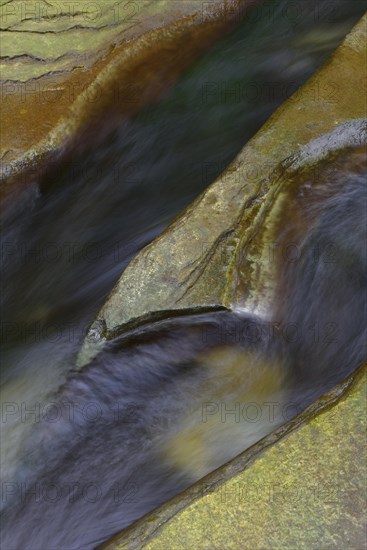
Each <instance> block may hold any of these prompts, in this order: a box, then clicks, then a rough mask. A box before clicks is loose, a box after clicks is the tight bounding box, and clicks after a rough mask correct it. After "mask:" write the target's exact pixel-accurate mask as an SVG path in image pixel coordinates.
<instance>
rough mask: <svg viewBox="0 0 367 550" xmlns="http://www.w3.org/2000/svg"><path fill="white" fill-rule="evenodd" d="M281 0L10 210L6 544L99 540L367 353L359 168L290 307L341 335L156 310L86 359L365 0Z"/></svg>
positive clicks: (308, 246) (5, 303)
mask: <svg viewBox="0 0 367 550" xmlns="http://www.w3.org/2000/svg"><path fill="white" fill-rule="evenodd" d="M274 4H275V3H274V2H271V3H268V4H265V5H264V9H263V11H261V12H259V11H257V12H254V14H253V16H252V18H250V19H249V20H248V21H244V22H243V23H242V24H241V25H240V26H239V28H238V29H237V30H236V31H235V32H233V33H232V34H231V36H229V37H227V38H226V39H225V40H223V41H221V42H220V43H219V44H218V45H217V46H216V47H215V48H213V50H212V51H210V52H209V53H208V54H207V55H206V56H205V57H204V58H202V59H201V60H200V61H199V62H197V63H196V64H195V65H194V66H193V67H192V68H191V69H190V70H189V71H188V72H187V73H186V74H185V75H184V76H183V78H182V79H181V80H180V81H179V82H178V83H177V85H176V86H175V88H174V89H173V90H172V91H171V92H170V93H169V94H168V95H167V97H165V98H164V99H162V101H161V102H160V103H159V104H158V105H156V106H154V107H150V108H149V109H147V110H146V111H145V112H143V113H141V114H140V115H139V116H138V117H136V118H134V120H129V121H126V120H125V121H116V124H115V125H114V126H111V132H110V135H109V136H108V138H106V139H105V140H104V141H103V143H101V144H100V145H99V147H98V149H93V150H90V151H88V150H86V151H84V152H83V153H78V152H77V151H76V153H75V156H73V157H72V158H69V159H68V160H67V162H65V164H64V166H62V167H61V168H59V169H58V170H57V171H55V172H54V173H51V174H49V175H48V178H49V181H41V182H34V184H33V185H31V186H30V188H29V191H28V192H27V196H25V197H24V202H21V201H20V202H18V203H17V205H16V206H15V207H14V208H13V210H12V211H11V212H8V215H7V217H6V219H4V221H3V231H2V295H1V300H2V311H3V324H2V337H3V352H2V364H1V385H2V400H3V409H2V432H3V444H2V449H1V453H2V454H1V467H2V501H1V505H2V509H3V518H2V528H3V529H2V532H3V534H2V536H3V540H2V548H4V550H10V549H19V548H27V549H28V548H29V549H31V548H34V549H37V550H38V549H40V548H42V549H44V550H51V549H56V548H57V549H66V548H67V549H71V548H75V549H76V548H93V547H94V546H96V545H97V544H98V543H101V542H102V541H103V540H105V539H106V538H107V537H108V536H110V535H111V534H113V533H114V532H116V531H117V530H119V529H121V528H123V527H124V526H127V525H129V524H130V523H131V522H132V521H133V520H134V519H136V518H138V517H140V516H142V515H143V514H144V513H146V512H147V511H149V510H150V509H152V508H154V507H155V506H157V505H158V504H159V503H161V502H163V501H164V500H166V499H167V498H169V497H171V496H173V495H174V494H176V493H177V492H178V491H180V490H182V489H183V488H185V487H186V486H187V485H189V484H190V483H192V482H194V481H195V480H196V479H198V478H200V477H201V476H202V475H204V474H205V473H207V472H209V471H211V470H212V469H214V468H215V467H217V466H219V465H220V464H222V463H223V462H225V461H226V460H228V459H230V458H231V457H233V456H235V455H236V454H238V453H239V452H240V451H241V450H243V449H245V448H246V447H248V446H249V445H251V444H252V443H253V442H255V441H256V440H258V439H259V438H261V437H262V436H263V435H265V434H266V433H268V432H269V431H271V430H272V429H274V428H275V427H276V426H277V425H279V424H280V423H282V422H284V421H285V420H287V419H288V418H289V417H290V416H292V415H293V414H295V413H296V412H297V411H298V410H300V409H301V408H302V407H304V406H306V405H307V404H308V403H309V402H310V401H311V400H312V399H314V398H315V397H317V395H320V393H322V392H323V391H325V389H327V388H328V387H330V386H331V385H332V384H334V383H336V382H337V381H338V380H340V379H341V378H342V377H343V376H345V374H346V373H347V372H350V371H351V370H353V369H354V368H356V366H358V364H359V363H360V361H361V360H362V359H363V358H364V356H365V349H364V347H363V346H364V344H365V341H366V334H365V332H364V329H365V326H366V323H365V321H366V273H367V260H366V248H365V241H366V239H365V237H366V235H365V229H364V225H363V220H364V219H366V177H365V174H360V173H358V174H357V173H356V174H352V173H351V174H350V175H349V176H348V177H345V178H344V184H343V186H342V192H341V193H340V194H338V198H328V199H327V200H326V201H324V202H323V206H322V208H321V210H320V211H319V212H318V213H317V216H316V217H315V220H316V221H315V223H314V225H313V226H312V227H310V233H309V235H308V236H307V237H306V238H305V241H304V243H302V255H301V262H299V264H298V267H297V268H296V269H295V271H294V273H293V274H292V280H291V283H290V286H289V288H288V290H287V300H286V307H285V309H286V312H287V313H286V314H285V320H291V321H292V322H295V323H297V324H299V325H302V326H305V325H307V326H315V325H316V324H317V323H319V324H320V323H321V325H322V326H325V325H327V323H330V322H331V323H333V322H335V318H337V319H338V331H339V332H338V337H337V338H336V339H335V338H331V341H325V339H316V340H315V338H314V335H313V336H312V337H311V336H310V334H311V333H308V334H307V336H305V337H303V338H302V339H300V340H298V341H297V342H290V343H289V342H288V341H286V340H285V339H284V338H282V337H280V336H279V335H275V336H274V334H273V333H272V335H271V336H269V332H268V327H265V326H263V324H262V323H261V321H260V320H258V319H252V320H249V319H242V318H240V317H237V316H234V315H233V314H229V313H224V312H221V313H217V314H213V315H211V316H197V317H195V318H187V319H182V320H181V321H175V322H173V321H172V322H169V321H168V322H167V323H166V324H164V323H163V324H159V325H157V326H155V327H147V328H146V329H145V330H144V331H142V332H139V333H136V334H131V335H129V336H128V337H125V338H123V339H121V340H120V341H119V342H116V343H114V344H113V345H111V349H110V350H108V352H106V353H105V354H104V355H103V356H101V357H99V358H97V359H96V360H95V362H94V363H93V364H92V365H91V366H90V367H88V368H87V369H86V370H85V371H84V372H83V374H73V373H72V369H73V366H74V361H75V355H76V353H77V351H78V349H79V346H80V342H81V340H82V338H83V336H84V333H85V330H86V328H87V326H88V325H89V323H90V322H91V321H92V320H93V316H94V315H95V313H96V312H97V311H98V308H99V307H100V305H101V304H102V303H103V301H104V299H105V298H106V296H107V295H108V293H109V292H110V290H111V288H112V287H113V285H114V283H115V281H116V280H117V278H118V277H119V275H120V274H121V271H122V270H123V269H124V267H125V266H126V264H127V262H128V261H129V259H130V258H131V257H132V256H133V255H134V254H135V253H136V252H137V251H138V250H139V249H140V248H141V247H142V246H144V245H145V244H147V243H148V242H150V241H151V240H152V239H153V238H154V237H155V236H156V235H157V234H159V233H160V232H161V231H162V229H163V228H164V227H165V226H166V225H167V223H168V222H169V221H170V220H171V219H172V218H173V217H174V216H175V215H177V213H178V212H179V211H180V210H181V209H182V208H183V207H184V206H186V205H187V204H188V203H189V202H190V201H191V200H192V199H193V198H194V197H195V196H196V195H197V194H198V193H199V192H200V191H201V190H203V189H204V188H205V187H206V186H207V185H209V184H210V183H211V182H212V181H213V180H214V179H215V177H216V176H217V175H218V174H219V173H220V172H221V171H222V170H223V168H224V167H225V166H226V165H227V164H228V162H229V161H230V160H232V159H233V158H234V157H235V155H236V154H237V153H238V151H239V150H240V149H241V148H242V147H243V145H244V144H245V143H246V141H247V140H248V139H249V138H250V137H251V136H252V135H253V134H254V133H255V132H256V131H257V129H259V128H260V127H261V125H262V124H263V123H264V122H265V120H266V119H267V118H268V117H269V115H270V114H271V113H272V112H273V111H274V110H275V108H276V107H277V106H278V105H280V104H281V103H282V102H283V101H284V100H285V99H286V97H287V95H289V94H290V93H291V92H292V91H294V90H295V89H296V88H297V87H298V86H299V85H301V84H302V83H303V82H304V81H305V80H306V79H307V78H308V77H309V76H310V75H311V74H312V73H313V72H314V71H315V69H316V68H317V67H319V66H320V65H321V64H322V63H323V61H324V60H325V59H326V58H327V57H328V56H329V55H330V53H331V52H332V51H333V50H334V49H335V47H336V46H337V45H338V43H339V42H340V41H341V40H342V39H343V37H344V35H345V34H346V32H347V31H348V30H349V29H350V28H351V27H352V26H353V24H354V23H355V22H356V20H357V19H358V18H359V17H360V16H361V14H362V13H363V8H364V3H363V2H353V3H350V2H347V1H334V2H327V1H320V2H300V3H299V4H298V6H299V7H300V11H296V12H295V11H293V8H294V6H295V5H296V3H295V2H279V3H277V7H274ZM292 6H293V8H292ZM270 8H271V10H270ZM269 10H270V11H269ZM297 14H298V15H297ZM36 183H40V188H38V187H37V185H35V184H36ZM325 241H331V242H337V243H338V248H337V250H338V255H337V256H336V263H335V262H334V263H333V264H332V265H331V264H329V263H328V262H325V261H323V257H322V255H321V256H320V257H318V259H317V261H316V260H315V258H314V257H312V258H311V257H310V256H309V255H310V254H311V252H310V251H311V250H314V249H315V242H316V243H323V242H325ZM305 304H307V305H305ZM238 335H241V336H240V337H238ZM329 340H330V339H329ZM218 364H219V365H221V366H220V368H219V367H218ZM208 365H209V367H210V368H208ZM243 372H246V376H242V373H243ZM249 372H250V373H251V375H249V374H248V373H249ZM295 387H297V391H296V392H295V390H294V388H295ZM269 401H270V402H272V403H274V407H275V408H274V411H275V412H274V414H272V415H271V414H270V412H269V414H265V412H264V403H265V402H269ZM238 402H241V403H243V402H255V403H257V404H258V405H259V404H260V405H259V406H260V409H261V413H262V414H261V416H260V417H259V418H258V419H257V418H256V410H255V411H254V410H253V409H252V410H251V411H250V410H248V411H246V412H247V413H248V417H246V418H245V419H244V418H243V408H241V417H240V420H241V421H238V422H237V420H238V419H237V418H236V416H235V415H234V417H233V416H232V417H230V416H229V417H228V420H227V416H226V410H230V409H231V407H232V408H233V407H234V408H236V406H237V403H238ZM223 403H224V404H225V406H227V409H226V410H225V411H224V421H223V417H222V415H223V410H222V404H223ZM288 405H291V406H288ZM31 411H33V412H31ZM236 414H237V413H236ZM254 414H255V417H254V416H253V415H254ZM203 415H204V416H203ZM230 418H232V420H233V418H234V421H233V422H231V421H230V420H229V419H230ZM254 418H255V420H256V421H253V420H254ZM251 419H252V420H251ZM243 420H244V421H243Z"/></svg>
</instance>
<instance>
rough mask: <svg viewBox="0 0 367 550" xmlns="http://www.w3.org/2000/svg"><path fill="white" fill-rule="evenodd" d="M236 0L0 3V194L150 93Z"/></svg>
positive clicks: (170, 78)
mask: <svg viewBox="0 0 367 550" xmlns="http://www.w3.org/2000/svg"><path fill="white" fill-rule="evenodd" d="M241 3H242V0H231V2H230V3H227V2H225V3H224V4H223V2H222V0H213V1H211V2H209V3H204V4H202V3H201V2H197V0H183V1H182V0H135V1H134V2H126V1H125V0H124V1H121V0H120V1H115V0H103V2H89V0H80V1H79V2H56V1H53V0H48V1H45V0H39V1H37V2H33V1H32V2H31V1H23V0H8V1H4V2H2V3H1V4H0V20H1V29H0V33H1V40H0V50H1V56H2V60H1V62H0V71H1V98H2V119H1V129H2V132H1V140H0V157H1V161H2V164H1V172H0V181H1V185H0V195H5V194H8V192H9V191H10V192H11V191H12V190H13V188H14V187H15V186H16V184H18V186H19V184H23V183H24V184H26V183H28V182H29V181H31V180H32V178H31V177H29V174H28V173H26V171H27V170H29V169H30V168H32V169H36V170H39V171H41V170H42V169H43V168H44V166H45V164H46V162H48V161H50V160H51V159H53V158H54V157H55V156H56V155H57V156H59V155H60V152H61V151H62V150H63V149H64V147H65V146H66V145H67V144H68V143H70V140H71V139H76V134H77V132H78V131H81V130H82V129H83V128H84V127H85V125H86V124H90V123H94V124H96V125H97V126H98V125H99V122H100V119H101V118H103V115H104V116H106V113H107V112H108V109H109V108H113V109H114V110H115V112H117V113H118V114H122V115H131V114H133V113H134V112H136V111H138V110H139V109H140V108H141V107H142V106H144V105H146V104H147V103H148V102H149V101H151V100H152V99H153V98H155V97H157V96H159V93H160V92H161V90H162V89H163V88H164V86H169V85H170V83H172V82H174V80H175V78H176V77H177V75H178V74H179V73H180V72H181V71H182V70H183V69H184V68H185V67H187V66H188V65H189V64H190V63H191V62H192V61H193V60H194V59H195V58H196V57H198V56H199V55H200V54H201V53H202V52H203V51H205V49H206V48H207V47H208V46H209V45H210V44H211V43H212V42H213V40H215V39H216V38H217V37H219V36H220V35H221V34H223V32H224V31H225V30H227V29H230V28H231V27H232V25H233V23H234V22H237V21H238V20H239V18H238V8H239V6H240V5H241ZM224 8H225V9H224ZM236 9H237V11H236ZM231 14H232V15H231ZM132 85H134V92H133V93H134V101H133V102H132V101H128V100H127V99H126V98H128V97H129V90H130V96H131V88H132ZM136 90H138V92H137V91H136ZM19 128H21V129H22V130H21V131H19Z"/></svg>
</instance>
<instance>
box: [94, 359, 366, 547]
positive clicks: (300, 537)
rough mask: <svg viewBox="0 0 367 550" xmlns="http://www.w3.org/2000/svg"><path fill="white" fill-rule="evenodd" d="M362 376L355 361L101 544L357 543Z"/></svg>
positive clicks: (360, 529) (360, 536)
mask: <svg viewBox="0 0 367 550" xmlns="http://www.w3.org/2000/svg"><path fill="white" fill-rule="evenodd" d="M366 382H367V372H366V366H364V367H362V368H361V369H360V371H359V372H357V373H355V374H354V375H353V376H352V377H351V378H350V379H349V380H347V381H346V382H344V383H343V384H341V385H340V386H338V387H336V388H334V389H333V390H332V391H331V392H329V393H328V394H327V395H325V396H324V397H323V398H322V399H321V400H320V401H319V402H317V403H315V404H314V405H312V406H311V407H310V408H309V409H308V410H306V411H305V412H304V413H303V414H302V415H301V416H300V417H298V418H297V419H296V420H295V421H293V422H291V423H290V424H288V425H287V424H286V425H285V426H283V427H282V428H280V429H279V430H278V431H277V432H276V433H273V434H271V435H269V436H267V437H266V438H264V439H263V440H262V441H260V442H259V443H257V444H256V445H254V446H253V447H252V448H250V449H248V450H247V451H245V452H244V453H243V454H242V455H240V456H238V457H237V458H236V459H234V460H233V461H231V462H230V463H228V464H226V465H225V466H223V467H222V468H220V469H218V470H217V471H215V472H213V473H212V474H210V475H208V476H206V477H205V478H204V479H202V480H201V481H199V482H198V483H196V484H195V485H194V486H192V487H191V488H189V489H188V490H186V491H185V492H184V493H182V494H180V495H178V496H177V497H175V498H174V499H172V500H171V501H170V502H167V503H165V504H163V505H162V506H161V507H160V508H158V509H157V510H154V511H153V512H152V513H150V514H148V515H147V516H145V517H144V518H142V519H141V520H139V521H138V522H136V523H135V524H134V525H132V526H131V527H130V528H128V529H126V530H125V531H123V532H122V533H121V534H120V535H116V536H115V537H114V538H113V539H112V540H111V541H109V542H107V543H106V544H104V545H103V546H102V547H100V548H101V549H102V548H103V550H112V549H115V550H122V549H123V548H124V549H125V548H126V549H129V550H133V549H135V548H144V549H147V550H148V549H149V550H158V549H162V548H171V547H172V546H174V548H177V549H178V550H180V549H182V550H184V549H186V548H200V549H203V548H231V549H242V548H313V549H317V548H345V547H348V548H363V547H364V545H365V518H364V509H365V480H366V468H365V464H366V459H367V454H366V446H365V435H364V434H365V403H366ZM335 402H336V404H335ZM356 458H357V459H356Z"/></svg>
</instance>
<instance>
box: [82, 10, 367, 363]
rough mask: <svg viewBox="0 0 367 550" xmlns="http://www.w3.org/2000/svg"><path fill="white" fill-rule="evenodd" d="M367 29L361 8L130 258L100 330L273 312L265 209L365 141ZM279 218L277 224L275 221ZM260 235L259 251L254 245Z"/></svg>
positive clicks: (274, 211)
mask: <svg viewBox="0 0 367 550" xmlns="http://www.w3.org/2000/svg"><path fill="white" fill-rule="evenodd" d="M364 33H365V17H364V18H363V19H362V20H361V21H360V22H359V23H358V24H357V25H356V27H355V28H354V29H353V31H352V32H351V33H350V34H349V35H348V36H347V38H346V39H345V41H344V43H343V44H342V45H341V46H340V47H339V48H338V50H337V51H336V52H335V54H334V55H333V56H332V58H331V59H330V61H329V62H327V63H326V64H325V66H324V67H322V69H321V70H320V71H318V72H317V73H316V74H315V75H314V76H313V77H312V78H311V79H310V80H309V81H308V82H307V83H306V84H305V86H303V87H302V88H300V90H298V92H296V94H295V95H294V96H292V97H291V98H290V99H289V100H288V101H287V102H286V103H285V104H284V105H283V106H282V107H281V108H280V109H278V111H276V113H275V114H274V115H273V116H272V117H271V118H270V119H269V121H268V122H267V123H266V124H265V125H264V127H263V128H262V129H261V130H260V132H258V134H257V135H256V136H255V137H254V138H253V139H252V140H250V142H249V143H248V144H247V145H246V146H245V147H244V149H243V150H242V151H241V153H240V154H239V156H238V157H237V158H236V159H235V161H234V162H233V163H232V164H231V165H230V166H229V168H228V169H227V170H226V171H225V172H224V173H223V174H222V176H221V177H220V178H219V180H217V181H216V182H215V183H214V184H213V185H211V186H210V187H209V188H208V189H207V191H205V192H204V193H203V194H202V195H201V196H200V197H199V198H198V199H196V201H195V202H194V203H193V204H192V205H190V206H189V207H188V208H187V209H186V210H185V211H184V212H183V213H182V214H181V216H179V217H178V219H177V220H176V221H175V222H173V224H172V225H171V226H169V227H168V229H167V230H166V231H165V232H164V233H163V234H162V235H161V236H160V237H158V238H157V239H156V240H155V241H154V242H153V243H152V244H151V245H149V246H147V247H146V248H145V249H143V250H142V251H141V252H140V253H139V254H138V255H137V256H136V257H135V258H134V259H133V261H132V262H131V263H130V264H129V266H128V267H127V269H126V270H125V271H124V273H123V274H122V276H121V278H120V280H119V281H118V283H117V285H116V286H115V288H114V289H113V291H112V293H111V295H110V297H109V299H108V300H107V302H106V303H105V304H104V306H103V308H102V309H101V311H100V313H99V314H98V316H97V319H98V320H100V321H102V322H103V326H104V327H105V330H104V333H103V337H106V338H107V339H110V338H113V337H115V336H116V335H118V334H119V333H121V332H123V331H124V329H125V328H128V327H130V326H134V325H139V324H141V323H144V322H148V321H154V320H155V319H159V318H164V317H165V316H168V315H177V314H180V313H183V314H184V313H185V312H189V313H195V312H200V311H208V310H212V309H214V310H215V309H220V308H223V307H228V308H234V309H236V308H239V309H241V311H244V312H247V313H249V314H260V315H262V316H265V317H269V318H270V317H271V315H272V314H273V313H274V308H275V294H274V293H275V291H276V289H277V282H276V279H279V278H280V275H279V270H278V271H277V273H276V275H274V273H271V270H274V265H277V264H276V253H277V252H274V255H273V256H274V258H272V261H271V262H270V263H271V266H270V265H269V262H268V265H267V264H266V262H264V261H263V260H262V256H264V257H265V254H264V251H265V250H267V247H268V244H269V242H270V243H275V242H277V241H278V239H279V230H278V232H276V231H275V230H274V227H272V224H270V227H271V230H270V231H271V233H270V234H269V230H267V231H265V229H262V224H263V221H264V219H265V217H267V219H269V220H271V218H273V219H274V220H275V219H276V217H277V216H278V215H279V212H278V211H279V208H280V206H282V208H283V212H286V211H287V208H288V204H289V201H290V200H292V194H293V193H294V189H295V188H296V189H301V187H302V185H301V184H302V183H304V179H303V180H302V178H304V177H305V176H304V174H303V173H306V174H307V171H308V173H310V172H312V170H313V171H314V174H317V175H316V177H315V176H314V177H313V178H312V177H311V179H310V181H309V183H308V184H309V185H310V186H311V187H312V185H314V186H317V185H319V179H320V178H319V177H318V174H319V173H320V171H322V169H323V168H322V162H323V161H324V160H325V159H327V158H329V161H330V159H331V157H332V156H333V155H335V154H336V152H338V151H343V150H349V149H350V148H357V149H358V147H359V148H360V147H362V148H363V146H364V145H365V144H366V141H367V126H366V119H365V118H364V117H365V115H366V108H365V98H364V94H362V93H360V90H361V87H362V86H363V84H362V78H363V75H365V71H366V53H365V49H364V47H363V46H362V40H361V36H363V35H364ZM351 82H354V85H351ZM315 90H324V93H326V94H330V93H332V94H333V98H332V99H330V100H329V101H328V100H327V98H326V97H325V95H324V93H322V94H321V95H318V96H317V97H315ZM302 174H303V175H302ZM277 201H278V204H277ZM292 208H293V206H291V207H290V209H291V210H292ZM283 216H284V214H283ZM297 219H298V218H297V217H296V216H295V222H294V223H297ZM271 221H272V220H271ZM273 225H275V227H276V228H279V223H278V225H276V224H275V223H274V224H273ZM264 227H265V225H264ZM266 227H267V226H266ZM255 237H256V239H257V241H256V239H255ZM254 240H255V242H256V255H254V254H251V246H252V243H253V242H254ZM255 256H256V257H255ZM259 258H260V260H259ZM269 278H270V279H272V280H270V279H269ZM264 280H265V281H266V282H264ZM265 287H266V289H265ZM86 348H87V351H86V356H85V358H84V359H83V354H84V351H82V352H81V355H80V358H79V364H80V365H82V364H83V363H85V362H86V361H88V358H89V357H90V355H93V349H92V347H91V346H90V345H89V343H88V342H86Z"/></svg>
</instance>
